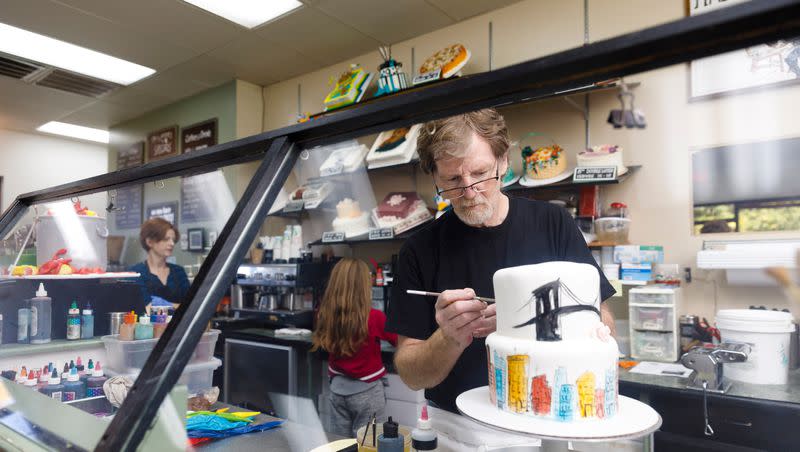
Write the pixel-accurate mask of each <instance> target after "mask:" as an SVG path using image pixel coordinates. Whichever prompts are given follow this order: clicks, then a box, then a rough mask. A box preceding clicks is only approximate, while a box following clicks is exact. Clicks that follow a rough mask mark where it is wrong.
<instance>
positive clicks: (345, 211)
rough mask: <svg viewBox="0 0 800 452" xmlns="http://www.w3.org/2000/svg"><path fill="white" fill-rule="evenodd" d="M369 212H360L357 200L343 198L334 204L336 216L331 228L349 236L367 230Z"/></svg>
mask: <svg viewBox="0 0 800 452" xmlns="http://www.w3.org/2000/svg"><path fill="white" fill-rule="evenodd" d="M369 228H370V225H369V214H367V212H362V211H361V207H360V206H359V205H358V201H353V200H352V199H350V198H344V199H343V200H341V201H339V203H338V204H336V218H334V220H333V230H334V231H337V232H344V235H345V237H347V238H351V237H356V236H359V235H363V234H366V233H367V232H369Z"/></svg>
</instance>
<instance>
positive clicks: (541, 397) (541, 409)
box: [531, 374, 553, 416]
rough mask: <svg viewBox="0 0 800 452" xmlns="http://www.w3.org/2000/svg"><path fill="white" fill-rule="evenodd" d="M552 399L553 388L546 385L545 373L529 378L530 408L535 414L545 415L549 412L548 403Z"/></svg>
mask: <svg viewBox="0 0 800 452" xmlns="http://www.w3.org/2000/svg"><path fill="white" fill-rule="evenodd" d="M552 399H553V390H552V388H550V386H548V385H547V375H545V374H541V375H537V376H535V377H533V379H532V380H531V409H532V410H533V412H534V413H535V414H538V415H541V416H547V415H548V414H550V404H551V402H552Z"/></svg>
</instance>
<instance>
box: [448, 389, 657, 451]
mask: <svg viewBox="0 0 800 452" xmlns="http://www.w3.org/2000/svg"><path fill="white" fill-rule="evenodd" d="M456 406H457V407H458V411H460V412H461V414H463V415H464V416H466V417H468V418H470V419H472V420H473V421H475V422H478V423H479V424H482V425H485V426H487V427H490V428H493V429H496V430H504V431H508V432H512V433H516V434H520V433H521V434H524V435H530V436H532V437H535V438H539V439H541V440H542V446H541V450H542V451H548V452H551V451H567V450H569V449H568V447H567V442H568V441H588V442H600V441H616V440H623V439H636V438H641V437H643V436H648V437H649V435H650V434H651V433H653V432H654V431H656V430H658V428H659V427H660V426H661V416H659V414H658V413H657V412H656V410H654V409H652V408H650V406H649V405H646V404H644V403H642V402H639V401H638V400H634V399H631V398H629V397H625V396H619V407H618V412H617V414H616V416H614V417H612V418H611V419H608V420H604V421H597V422H594V421H588V422H575V423H571V422H560V421H556V420H549V419H539V418H535V417H530V416H520V415H518V414H513V413H509V412H506V411H503V410H501V409H499V408H497V407H496V406H495V405H493V404H492V403H490V402H489V387H488V386H483V387H480V388H475V389H471V390H469V391H466V392H464V393H462V394H461V395H460V396H458V398H457V399H456ZM650 446H651V445H650V441H649V440H647V439H646V440H645V450H650Z"/></svg>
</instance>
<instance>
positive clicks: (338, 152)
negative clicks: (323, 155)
mask: <svg viewBox="0 0 800 452" xmlns="http://www.w3.org/2000/svg"><path fill="white" fill-rule="evenodd" d="M325 151H328V152H330V155H329V156H328V158H327V159H325V161H324V162H323V163H322V166H320V168H319V175H320V176H323V177H324V176H333V175H335V174H340V173H351V172H353V171H355V170H356V169H358V167H359V166H361V162H363V161H364V156H365V155H367V152H368V151H369V149H367V147H366V146H364V145H363V144H359V143H358V141H356V140H348V141H345V142H343V143H338V144H335V145H330V146H326V147H325V148H321V149H319V150H317V149H316V148H315V149H312V150H311V153H312V154H313V153H315V152H325Z"/></svg>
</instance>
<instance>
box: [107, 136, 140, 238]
mask: <svg viewBox="0 0 800 452" xmlns="http://www.w3.org/2000/svg"><path fill="white" fill-rule="evenodd" d="M143 162H144V141H140V142H138V143H134V144H132V145H130V146H128V147H127V148H125V149H120V150H119V151H118V152H117V170H123V169H128V168H134V167H137V166H140V165H141V164H142V163H143ZM111 196H112V198H111V203H112V204H113V210H112V211H111V212H113V215H114V224H115V226H116V228H117V229H118V230H121V229H139V227H140V226H141V225H142V186H141V185H134V186H130V187H123V188H118V189H116V190H114V191H112V192H111Z"/></svg>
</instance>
